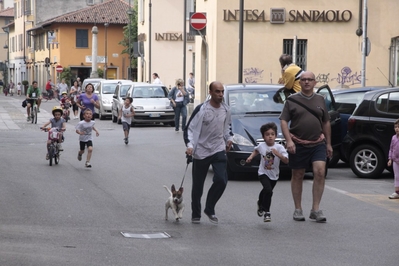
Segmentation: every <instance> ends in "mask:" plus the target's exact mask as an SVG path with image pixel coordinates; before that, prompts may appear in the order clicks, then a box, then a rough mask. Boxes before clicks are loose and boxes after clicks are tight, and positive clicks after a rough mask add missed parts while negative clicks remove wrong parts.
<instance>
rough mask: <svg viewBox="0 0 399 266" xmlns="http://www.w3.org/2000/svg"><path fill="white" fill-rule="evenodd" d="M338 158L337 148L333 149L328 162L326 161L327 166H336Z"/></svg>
mask: <svg viewBox="0 0 399 266" xmlns="http://www.w3.org/2000/svg"><path fill="white" fill-rule="evenodd" d="M339 159H340V152H339V150H338V149H334V151H333V156H332V158H331V159H330V162H329V163H328V167H331V168H332V167H335V166H337V163H338V162H339Z"/></svg>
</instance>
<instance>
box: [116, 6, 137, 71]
mask: <svg viewBox="0 0 399 266" xmlns="http://www.w3.org/2000/svg"><path fill="white" fill-rule="evenodd" d="M130 16H131V19H130V27H129V24H128V25H126V26H125V27H123V35H124V38H123V40H122V41H120V42H119V44H120V45H122V46H124V47H125V48H124V49H123V50H122V54H129V55H130V56H131V59H132V62H131V66H132V68H136V67H137V59H136V58H133V43H134V42H137V5H135V6H134V8H133V10H132V14H131V15H130ZM129 29H130V33H129ZM129 39H130V51H129Z"/></svg>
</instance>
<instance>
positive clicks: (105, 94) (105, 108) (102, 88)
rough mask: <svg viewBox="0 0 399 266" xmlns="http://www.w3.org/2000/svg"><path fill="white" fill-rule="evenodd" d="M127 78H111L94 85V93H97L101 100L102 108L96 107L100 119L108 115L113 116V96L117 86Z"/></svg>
mask: <svg viewBox="0 0 399 266" xmlns="http://www.w3.org/2000/svg"><path fill="white" fill-rule="evenodd" d="M124 81H125V80H118V79H111V80H101V81H100V82H99V83H98V84H96V85H95V86H94V93H95V94H97V96H98V100H99V102H100V108H98V109H97V108H96V110H95V111H96V113H97V114H98V118H100V120H103V119H105V118H106V117H111V115H112V113H111V110H112V99H113V98H112V96H113V95H114V93H115V88H116V86H117V85H118V83H120V82H124Z"/></svg>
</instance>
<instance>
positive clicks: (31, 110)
mask: <svg viewBox="0 0 399 266" xmlns="http://www.w3.org/2000/svg"><path fill="white" fill-rule="evenodd" d="M34 110H35V108H34V106H32V107H31V108H30V118H31V119H30V120H31V123H32V124H33V123H34V121H35V112H34Z"/></svg>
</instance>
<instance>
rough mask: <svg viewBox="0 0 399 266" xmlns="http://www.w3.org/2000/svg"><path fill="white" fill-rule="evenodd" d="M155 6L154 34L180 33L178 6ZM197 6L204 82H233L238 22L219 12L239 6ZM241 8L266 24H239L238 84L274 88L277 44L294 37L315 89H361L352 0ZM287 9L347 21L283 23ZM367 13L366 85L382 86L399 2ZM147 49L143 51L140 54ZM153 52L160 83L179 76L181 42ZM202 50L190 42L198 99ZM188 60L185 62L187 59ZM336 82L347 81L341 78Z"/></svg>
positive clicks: (257, 3)
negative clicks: (342, 16)
mask: <svg viewBox="0 0 399 266" xmlns="http://www.w3.org/2000/svg"><path fill="white" fill-rule="evenodd" d="M153 2H154V1H153ZM159 2H160V3H159ZM159 2H157V3H156V4H155V3H153V12H152V24H153V29H152V32H153V34H155V33H156V32H168V31H178V32H181V27H182V23H181V19H180V17H181V13H182V11H180V10H183V9H182V7H179V6H178V5H177V4H175V1H159ZM146 3H147V2H146ZM196 4H197V6H196V11H197V12H206V13H207V20H208V22H207V28H206V31H207V35H206V39H207V42H208V45H209V57H208V59H209V78H208V81H209V82H211V81H213V80H220V81H222V82H224V83H236V82H238V38H239V36H238V33H239V22H238V20H237V21H224V20H223V10H231V11H233V10H235V9H238V8H239V1H230V0H218V1H197V3H196ZM181 5H183V4H181ZM271 8H285V10H286V22H285V23H284V24H271V23H270V9H271ZM245 9H246V10H254V9H257V10H258V11H259V12H261V11H264V13H265V18H266V21H245V23H244V24H245V26H244V56H243V69H244V73H246V74H245V75H244V79H243V80H245V79H246V78H247V80H255V81H256V82H258V83H261V82H262V83H277V80H278V78H279V77H280V71H281V69H280V65H279V62H278V58H279V56H280V55H281V53H282V51H283V39H293V38H294V36H296V37H297V38H298V39H306V40H307V57H306V60H307V70H309V71H313V72H314V73H315V75H316V76H317V77H319V80H320V82H319V85H322V84H324V83H328V84H329V85H330V87H332V88H334V87H338V86H341V85H345V86H349V87H359V86H360V85H361V84H360V81H361V70H362V51H361V46H362V37H358V36H357V35H356V34H355V32H356V30H357V28H358V21H359V1H344V0H336V1H330V0H306V1H301V3H300V5H299V4H298V2H297V1H283V0H275V1H264V0H252V1H245ZM290 10H298V11H299V12H302V11H309V10H318V11H323V10H324V11H328V10H334V11H337V10H338V11H340V12H341V13H342V12H343V11H344V10H349V11H350V12H351V13H352V18H351V20H350V21H349V22H289V21H288V19H289V16H288V12H289V11H290ZM368 10H369V16H368V37H369V39H370V41H371V53H370V55H369V56H368V57H367V58H366V85H367V86H374V85H388V81H387V80H386V78H385V77H384V75H385V76H386V77H389V71H390V45H391V39H392V38H395V37H397V36H399V27H398V26H397V25H398V21H399V19H398V17H397V10H399V1H397V0H387V1H386V3H385V4H384V5H382V4H381V2H376V1H368ZM145 11H146V12H145V17H146V18H148V8H147V10H145ZM166 14H168V15H166ZM171 14H173V15H171ZM142 26H143V27H144V28H143V27H141V28H139V32H148V31H146V29H145V28H148V24H147V21H146V22H145V23H144V25H142ZM146 43H148V42H146ZM147 51H148V48H146V52H147ZM152 51H153V54H152V57H153V60H152V72H158V73H159V74H160V76H161V79H162V80H163V81H165V82H164V83H165V84H169V83H170V82H171V81H172V80H173V79H174V78H175V77H180V76H181V74H180V73H181V72H182V70H181V65H182V43H181V42H176V43H172V42H157V41H154V40H153V48H152ZM205 51H206V49H205V46H204V45H203V44H202V41H201V38H200V37H196V46H195V53H196V62H195V70H196V71H195V74H196V85H197V90H196V93H197V95H196V100H197V101H202V100H203V99H204V97H205V95H206V92H207V87H206V84H208V83H209V82H208V81H207V80H206V75H205ZM189 54H190V53H189ZM189 54H188V56H187V57H188V59H190V56H189ZM147 55H148V54H147ZM188 62H189V61H188ZM187 66H188V67H190V66H191V65H190V63H187ZM378 69H380V70H381V72H382V73H381V72H380V70H378ZM188 72H189V71H188ZM253 73H258V74H259V73H260V74H259V75H254V74H253ZM391 74H392V71H391ZM343 76H346V77H345V79H343ZM323 77H324V78H323ZM198 85H200V86H198ZM199 94H200V95H199Z"/></svg>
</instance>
